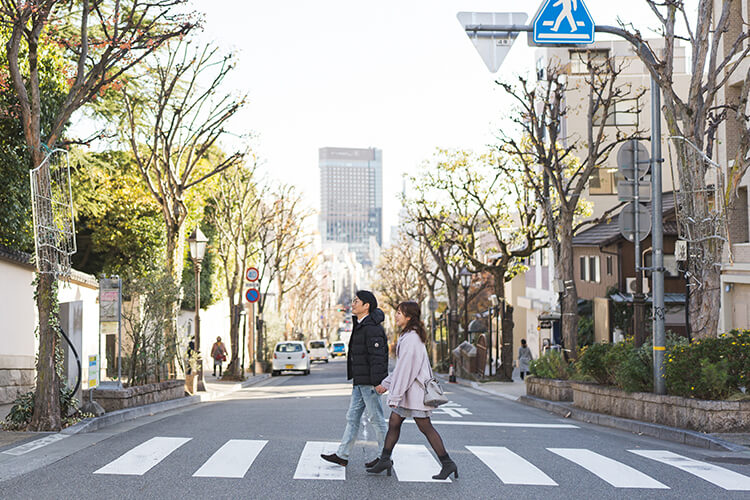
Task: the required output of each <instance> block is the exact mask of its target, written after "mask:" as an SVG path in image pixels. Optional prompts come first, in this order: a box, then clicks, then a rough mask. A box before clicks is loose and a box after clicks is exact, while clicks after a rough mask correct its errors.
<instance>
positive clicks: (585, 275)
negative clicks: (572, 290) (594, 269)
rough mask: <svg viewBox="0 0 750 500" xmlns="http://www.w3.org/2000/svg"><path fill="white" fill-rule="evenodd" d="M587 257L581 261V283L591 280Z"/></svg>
mask: <svg viewBox="0 0 750 500" xmlns="http://www.w3.org/2000/svg"><path fill="white" fill-rule="evenodd" d="M587 260H588V259H587V258H586V257H581V258H580V259H579V261H580V263H581V281H588V280H589V266H587V265H586V262H587Z"/></svg>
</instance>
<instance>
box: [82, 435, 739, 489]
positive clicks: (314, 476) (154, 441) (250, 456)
mask: <svg viewBox="0 0 750 500" xmlns="http://www.w3.org/2000/svg"><path fill="white" fill-rule="evenodd" d="M190 441H191V438H186V437H160V436H158V437H153V438H151V439H149V440H147V441H145V442H143V443H141V444H139V445H138V446H136V447H134V448H132V449H130V450H128V451H126V452H125V453H124V454H122V455H121V456H119V457H117V458H116V459H115V460H113V461H111V462H109V463H108V464H106V465H104V466H103V467H101V468H99V469H97V470H95V471H94V472H93V473H94V474H109V475H130V476H142V475H144V474H146V473H148V472H149V471H151V470H153V469H154V468H156V467H157V466H158V465H159V464H160V463H161V462H162V461H164V460H165V459H166V458H167V457H169V456H170V455H171V454H172V453H174V452H176V451H177V450H178V449H180V448H181V447H183V446H185V445H187V444H188V443H189V442H190ZM273 445H274V444H273V443H269V442H268V441H267V440H253V439H231V440H229V441H227V442H226V443H224V444H223V445H221V446H220V447H219V448H218V449H217V450H216V451H215V452H214V453H213V455H211V456H210V457H209V458H208V459H207V460H206V461H205V462H204V463H203V464H202V465H201V466H200V467H199V468H198V469H197V470H196V471H195V472H194V473H193V474H192V476H193V477H197V478H243V477H245V476H246V475H247V473H248V471H249V470H250V469H251V467H252V466H253V464H254V463H255V462H256V461H257V459H258V458H259V457H260V456H262V454H263V451H264V450H265V449H266V448H268V447H271V446H273ZM337 447H338V443H335V442H327V441H307V442H306V443H305V446H304V448H303V450H302V452H301V453H300V455H299V458H298V461H297V467H296V470H295V472H294V476H293V477H294V479H300V480H333V481H344V480H345V479H346V468H344V467H339V466H337V465H334V464H331V463H328V462H326V461H324V460H322V459H321V458H320V455H321V454H322V453H334V452H335V451H336V448H337ZM465 448H466V450H468V451H469V453H470V454H471V455H473V456H474V457H476V458H477V459H478V460H479V463H480V464H483V465H479V466H480V467H482V466H484V467H487V468H489V469H490V471H492V473H493V474H494V475H495V476H496V477H497V479H499V480H500V482H502V483H503V484H510V485H525V486H558V482H557V481H556V480H555V475H557V476H558V477H565V476H560V474H561V472H560V468H559V464H556V466H555V467H551V466H549V467H550V468H551V470H552V472H550V471H548V472H545V471H543V470H542V469H543V468H544V465H541V468H540V467H539V466H537V465H534V464H533V463H531V462H530V461H528V460H527V459H526V458H525V457H524V456H523V452H520V451H518V450H516V451H512V450H510V449H509V448H507V447H502V446H466V447H465ZM627 451H628V452H630V453H632V454H633V455H632V456H633V460H632V461H631V463H630V464H626V463H623V462H620V461H618V460H615V459H613V458H611V457H608V456H605V455H602V454H600V453H596V452H594V451H592V450H589V449H585V448H546V449H545V453H548V454H549V455H548V458H549V459H552V458H553V457H559V458H562V459H564V460H565V461H566V462H568V463H572V464H573V467H576V468H577V470H576V471H575V473H578V474H580V473H582V472H583V471H588V472H589V473H591V474H592V475H593V476H595V477H598V478H599V479H600V480H602V481H604V482H605V483H608V484H609V485H611V486H612V487H614V488H640V489H653V490H659V489H660V490H665V489H670V486H669V485H668V484H665V483H663V482H661V481H659V480H657V479H656V478H654V477H652V475H653V471H654V468H653V466H652V465H653V462H659V463H661V464H663V465H666V466H670V467H673V468H674V469H677V470H680V471H682V473H686V474H689V475H692V476H694V477H697V478H700V479H701V480H703V481H705V482H707V483H710V484H713V485H714V486H716V487H718V488H721V489H724V490H727V491H750V477H748V476H745V475H742V474H739V473H737V472H735V471H732V470H729V469H726V468H724V467H720V466H718V465H714V464H712V463H709V462H704V461H700V460H695V459H692V458H688V457H685V456H682V455H679V454H677V453H673V452H671V451H667V450H627ZM537 456H538V455H537ZM636 457H638V458H636ZM393 462H394V473H395V476H396V478H397V480H398V481H400V482H445V483H449V482H451V480H450V479H446V480H444V481H436V480H433V479H432V475H433V474H435V473H436V471H438V470H439V469H440V463H439V462H438V460H436V459H435V457H434V455H433V453H432V452H431V451H430V450H429V449H428V448H427V447H426V446H425V445H416V444H398V445H396V448H395V449H394V450H393ZM468 466H469V464H468V463H466V462H465V460H464V461H463V463H461V464H460V465H459V467H468ZM636 467H641V468H642V469H644V470H648V471H649V473H648V474H647V473H645V472H642V471H641V470H638V469H637V468H636ZM548 473H550V474H552V476H550V475H548ZM570 473H571V471H566V472H565V474H566V475H569V474H570ZM558 480H559V479H558ZM680 482H681V481H680ZM674 486H678V485H674Z"/></svg>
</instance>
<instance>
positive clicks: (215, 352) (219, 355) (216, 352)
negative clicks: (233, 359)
mask: <svg viewBox="0 0 750 500" xmlns="http://www.w3.org/2000/svg"><path fill="white" fill-rule="evenodd" d="M211 357H212V358H214V377H215V376H216V367H217V366H218V367H219V377H221V364H222V363H223V362H224V361H226V360H227V348H226V346H225V345H224V342H222V341H221V337H216V342H214V345H213V346H212V347H211Z"/></svg>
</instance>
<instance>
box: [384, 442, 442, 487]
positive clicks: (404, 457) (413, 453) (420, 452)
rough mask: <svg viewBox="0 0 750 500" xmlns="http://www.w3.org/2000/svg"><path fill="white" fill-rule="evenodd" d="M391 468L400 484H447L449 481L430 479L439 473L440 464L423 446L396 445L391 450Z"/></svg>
mask: <svg viewBox="0 0 750 500" xmlns="http://www.w3.org/2000/svg"><path fill="white" fill-rule="evenodd" d="M391 458H392V459H393V468H394V469H395V471H396V476H397V477H398V480H399V481H402V482H419V483H449V482H450V480H449V479H445V480H438V479H432V476H434V475H435V474H437V473H438V472H440V462H438V461H437V460H436V459H435V458H434V457H433V456H432V453H430V451H429V450H428V449H427V447H426V446H425V445H423V444H397V445H396V447H395V448H393V454H392V455H391Z"/></svg>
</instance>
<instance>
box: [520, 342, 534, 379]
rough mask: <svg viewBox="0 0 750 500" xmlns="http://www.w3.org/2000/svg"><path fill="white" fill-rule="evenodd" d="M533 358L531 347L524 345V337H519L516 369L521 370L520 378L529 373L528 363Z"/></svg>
mask: <svg viewBox="0 0 750 500" xmlns="http://www.w3.org/2000/svg"><path fill="white" fill-rule="evenodd" d="M532 359H534V356H533V355H532V354H531V349H529V348H528V346H526V339H521V347H519V348H518V371H519V372H521V380H523V378H524V377H525V376H526V375H528V373H529V363H531V360H532Z"/></svg>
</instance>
